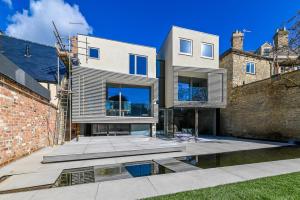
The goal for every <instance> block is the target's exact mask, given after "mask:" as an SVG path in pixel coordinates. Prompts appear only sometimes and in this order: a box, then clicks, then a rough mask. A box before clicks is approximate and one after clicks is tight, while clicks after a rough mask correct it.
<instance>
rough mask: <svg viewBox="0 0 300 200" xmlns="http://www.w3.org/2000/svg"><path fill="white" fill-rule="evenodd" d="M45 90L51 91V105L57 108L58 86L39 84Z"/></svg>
mask: <svg viewBox="0 0 300 200" xmlns="http://www.w3.org/2000/svg"><path fill="white" fill-rule="evenodd" d="M39 83H40V84H41V85H42V86H43V87H44V88H46V89H48V90H49V91H50V98H51V99H50V103H52V104H53V105H55V106H57V102H58V99H57V98H56V90H57V88H56V86H57V85H56V84H53V83H42V82H39Z"/></svg>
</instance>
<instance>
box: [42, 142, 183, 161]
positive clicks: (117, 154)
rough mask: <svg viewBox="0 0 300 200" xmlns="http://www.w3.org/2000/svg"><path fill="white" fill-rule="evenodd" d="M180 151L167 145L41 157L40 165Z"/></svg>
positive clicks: (176, 147) (177, 147) (178, 147)
mask: <svg viewBox="0 0 300 200" xmlns="http://www.w3.org/2000/svg"><path fill="white" fill-rule="evenodd" d="M181 151H185V146H182V145H168V146H167V147H156V148H149V149H147V148H141V149H128V150H124V151H105V152H97V153H78V154H66V155H64V154H60V155H46V156H43V161H42V163H55V162H67V161H77V160H89V159H102V158H113V157H124V156H137V155H147V154H159V153H171V152H181Z"/></svg>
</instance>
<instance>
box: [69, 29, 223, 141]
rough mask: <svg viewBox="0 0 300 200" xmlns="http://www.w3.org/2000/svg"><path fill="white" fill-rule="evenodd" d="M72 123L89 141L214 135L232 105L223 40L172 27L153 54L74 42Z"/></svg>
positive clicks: (97, 41) (104, 42) (81, 38)
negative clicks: (223, 65)
mask: <svg viewBox="0 0 300 200" xmlns="http://www.w3.org/2000/svg"><path fill="white" fill-rule="evenodd" d="M72 51H73V53H74V54H75V55H76V56H77V66H73V70H72V122H73V123H75V124H80V133H81V134H84V135H111V134H112V135H121V134H143V135H152V136H154V135H155V134H156V133H161V134H171V135H173V134H174V133H177V132H187V133H192V134H196V135H197V134H216V133H217V116H218V109H219V108H224V107H225V106H226V99H227V98H226V88H227V86H226V83H227V82H226V80H227V77H226V70H225V69H219V37H218V36H216V35H211V34H207V33H202V32H198V31H193V30H189V29H184V28H179V27H175V26H173V27H172V28H171V30H170V32H169V33H168V36H167V38H166V39H165V41H164V43H163V45H162V47H161V49H160V50H159V52H158V53H157V52H156V49H155V48H153V47H146V46H142V45H136V44H129V43H124V42H118V41H113V40H108V39H103V38H97V37H92V36H87V35H78V36H77V37H76V38H75V39H74V40H73V50H72Z"/></svg>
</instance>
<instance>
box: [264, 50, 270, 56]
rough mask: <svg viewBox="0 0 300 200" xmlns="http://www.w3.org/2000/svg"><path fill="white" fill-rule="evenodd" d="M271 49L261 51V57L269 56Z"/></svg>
mask: <svg viewBox="0 0 300 200" xmlns="http://www.w3.org/2000/svg"><path fill="white" fill-rule="evenodd" d="M270 53H271V48H265V49H264V51H263V56H270Z"/></svg>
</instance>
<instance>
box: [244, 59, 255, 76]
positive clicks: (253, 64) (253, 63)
mask: <svg viewBox="0 0 300 200" xmlns="http://www.w3.org/2000/svg"><path fill="white" fill-rule="evenodd" d="M248 64H250V72H248V71H247V65H248ZM251 64H252V65H251ZM251 66H253V73H252V70H251ZM246 74H250V75H255V74H256V63H255V62H251V61H247V62H246Z"/></svg>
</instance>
